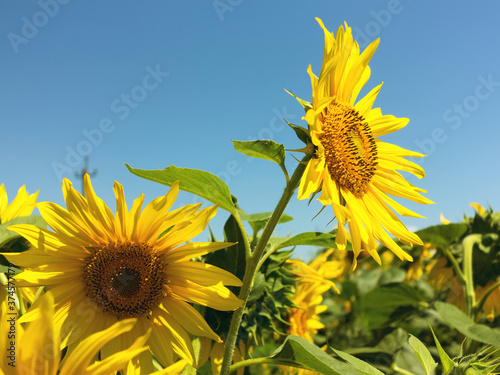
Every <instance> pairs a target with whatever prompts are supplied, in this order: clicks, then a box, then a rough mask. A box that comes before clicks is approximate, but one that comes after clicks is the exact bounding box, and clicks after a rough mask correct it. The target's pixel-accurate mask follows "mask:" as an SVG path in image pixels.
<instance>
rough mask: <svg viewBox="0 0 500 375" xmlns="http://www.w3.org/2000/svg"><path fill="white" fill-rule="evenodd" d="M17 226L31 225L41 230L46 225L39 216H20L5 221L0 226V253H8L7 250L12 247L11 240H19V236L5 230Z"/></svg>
mask: <svg viewBox="0 0 500 375" xmlns="http://www.w3.org/2000/svg"><path fill="white" fill-rule="evenodd" d="M17 224H31V225H36V226H39V227H41V228H46V227H47V225H46V224H45V221H44V220H43V219H42V217H41V216H39V215H31V216H22V217H15V218H14V219H12V220H9V221H6V222H5V223H2V224H0V249H1V251H9V250H8V249H9V248H10V247H11V246H12V244H10V243H11V242H12V241H13V240H15V239H19V238H21V236H20V235H19V234H17V233H16V232H13V231H11V230H8V229H7V228H8V227H9V226H11V225H17Z"/></svg>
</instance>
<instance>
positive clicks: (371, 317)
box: [359, 284, 422, 329]
mask: <svg viewBox="0 0 500 375" xmlns="http://www.w3.org/2000/svg"><path fill="white" fill-rule="evenodd" d="M421 300H422V298H421V296H420V294H419V293H418V292H417V291H416V289H414V288H413V287H411V286H409V285H407V284H391V285H382V286H379V287H377V288H375V289H373V290H371V291H370V292H368V293H366V294H365V295H364V296H362V297H361V298H360V300H359V308H360V312H361V313H362V314H363V316H364V317H365V319H366V322H367V324H368V327H369V328H370V329H374V328H377V327H380V326H383V325H385V324H389V323H393V322H394V321H395V320H397V319H404V314H403V312H405V311H411V310H414V309H415V308H417V307H418V306H419V301H421Z"/></svg>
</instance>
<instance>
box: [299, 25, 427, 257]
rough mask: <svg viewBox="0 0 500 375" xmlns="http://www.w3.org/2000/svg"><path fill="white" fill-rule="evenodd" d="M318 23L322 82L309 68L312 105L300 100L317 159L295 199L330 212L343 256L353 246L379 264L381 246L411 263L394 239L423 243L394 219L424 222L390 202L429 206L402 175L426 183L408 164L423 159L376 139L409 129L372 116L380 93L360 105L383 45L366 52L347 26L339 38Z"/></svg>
mask: <svg viewBox="0 0 500 375" xmlns="http://www.w3.org/2000/svg"><path fill="white" fill-rule="evenodd" d="M317 20H318V22H319V24H320V26H321V27H322V28H323V31H324V36H325V47H324V52H323V64H322V67H321V71H320V74H319V77H318V76H316V75H315V74H314V73H313V72H312V69H311V66H309V68H308V73H309V75H310V78H311V84H312V101H311V102H310V103H306V102H305V101H304V100H302V99H298V100H299V102H300V103H301V104H302V105H303V107H304V109H306V115H305V117H304V119H305V120H306V121H307V124H308V133H309V136H310V140H311V144H312V145H313V147H314V152H313V157H312V158H311V159H310V160H309V162H308V164H307V167H306V170H305V172H304V175H303V177H302V180H301V182H300V186H299V194H298V198H299V199H308V198H309V197H310V196H311V194H313V195H315V194H318V193H321V195H320V197H319V198H318V200H319V201H320V202H321V203H322V204H323V205H325V206H326V205H331V206H332V208H333V212H334V215H335V217H336V218H337V221H338V232H337V239H336V243H337V245H338V246H339V248H340V249H345V248H346V243H347V240H350V241H351V243H352V246H353V250H354V254H355V258H356V257H357V256H358V255H359V253H360V252H361V250H366V251H367V252H368V253H369V254H370V255H371V256H373V258H374V259H375V260H376V261H377V262H378V263H379V264H380V262H381V261H380V257H379V255H378V253H377V252H376V248H377V241H378V242H380V243H382V244H383V245H385V246H386V247H387V248H389V249H390V250H391V251H393V252H394V254H396V255H397V256H398V257H399V258H400V259H406V260H412V258H411V256H410V255H409V254H407V253H406V252H405V251H403V250H402V249H401V247H400V246H399V245H398V244H397V243H396V242H395V241H394V240H393V239H392V238H391V236H390V235H392V236H394V237H397V238H398V239H399V240H400V241H401V242H403V243H404V244H407V245H413V244H419V245H422V241H421V240H420V238H419V237H418V236H417V235H416V234H414V233H411V232H410V231H408V229H407V228H406V227H405V226H404V225H403V224H402V223H401V221H400V220H399V218H398V217H397V216H396V214H395V213H394V211H396V212H397V213H399V214H400V215H403V216H411V217H422V216H420V215H418V214H416V213H414V212H412V211H410V210H408V209H406V208H405V207H403V206H401V205H400V204H399V203H397V202H396V201H394V200H393V199H392V198H390V197H389V196H388V194H390V195H393V196H396V197H401V198H407V199H410V200H413V201H415V202H419V203H432V202H431V201H430V200H428V199H427V198H424V197H423V196H421V195H420V194H419V193H421V192H424V190H422V189H419V188H417V187H415V186H413V185H411V184H410V183H409V182H407V181H406V179H405V178H404V177H403V176H402V175H401V174H400V173H399V172H398V170H399V171H405V172H410V173H412V174H414V175H416V176H417V177H418V178H422V177H424V175H425V173H424V171H423V169H422V168H421V167H420V166H418V165H417V164H415V163H413V162H410V161H408V160H406V159H405V157H422V156H424V155H422V154H419V153H417V152H412V151H408V150H405V149H403V148H400V147H398V146H395V145H392V144H389V143H385V142H382V141H381V140H379V139H378V137H380V136H383V135H385V134H389V133H392V132H394V131H396V130H399V129H401V128H403V127H404V126H406V124H407V123H408V119H406V118H396V117H394V116H392V115H382V111H381V110H380V108H373V104H374V101H375V99H376V97H377V95H378V93H379V91H380V88H381V86H382V85H379V86H377V87H375V88H374V89H372V90H371V91H370V92H369V93H368V94H367V95H366V96H365V97H364V98H362V99H360V100H358V96H359V93H360V91H361V89H362V88H363V86H364V85H365V84H366V82H367V81H368V79H369V77H370V67H369V66H368V63H369V61H370V59H371V58H372V56H373V54H374V52H375V50H376V49H377V46H378V44H379V40H378V39H377V40H375V41H373V42H372V43H371V44H370V45H369V46H368V47H367V48H366V49H365V50H364V51H362V52H361V51H360V48H359V45H358V43H357V42H356V41H354V39H353V35H352V30H351V28H350V27H348V26H347V24H345V25H344V26H340V27H339V29H338V30H337V33H336V34H335V35H334V34H333V33H332V32H330V31H328V30H327V29H326V27H325V26H324V24H323V22H322V21H321V20H320V19H317ZM304 103H306V104H304ZM345 226H348V227H349V231H347V230H346V229H345V228H344V227H345ZM389 234H390V235H389ZM354 265H355V264H354Z"/></svg>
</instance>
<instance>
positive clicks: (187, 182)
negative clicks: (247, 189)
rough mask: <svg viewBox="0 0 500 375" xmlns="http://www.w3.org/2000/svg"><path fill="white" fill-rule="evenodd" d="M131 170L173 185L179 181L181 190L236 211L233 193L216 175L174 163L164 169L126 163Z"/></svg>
mask: <svg viewBox="0 0 500 375" xmlns="http://www.w3.org/2000/svg"><path fill="white" fill-rule="evenodd" d="M125 166H126V167H127V168H128V170H129V171H130V172H132V173H133V174H135V175H136V176H139V177H142V178H144V179H146V180H150V181H154V182H158V183H159V184H163V185H167V186H172V184H173V183H174V182H175V181H179V188H180V189H181V190H184V191H187V192H189V193H193V194H195V195H197V196H199V197H201V198H204V199H206V200H207V201H209V202H212V203H215V204H217V203H218V204H219V207H220V208H223V209H224V210H226V211H229V212H230V213H232V214H234V213H235V208H234V204H233V201H232V199H231V193H230V192H229V188H228V187H227V185H226V184H225V183H224V181H222V180H221V179H220V178H219V177H217V176H216V175H213V174H212V173H209V172H205V171H201V170H198V169H189V168H179V167H176V166H174V165H172V166H170V167H167V168H165V169H163V170H160V169H158V170H143V169H134V168H132V167H130V166H129V165H128V164H125Z"/></svg>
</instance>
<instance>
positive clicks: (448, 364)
mask: <svg viewBox="0 0 500 375" xmlns="http://www.w3.org/2000/svg"><path fill="white" fill-rule="evenodd" d="M429 326H430V325H429ZM430 328H431V332H432V336H434V342H435V343H436V348H437V351H438V354H439V358H440V359H441V364H442V365H443V374H448V373H449V372H450V370H451V369H452V368H453V367H455V362H453V360H452V359H451V358H450V356H449V355H448V353H446V352H445V351H444V349H443V347H442V346H441V343H440V342H439V340H438V338H437V337H436V335H435V334H434V330H433V329H432V327H430Z"/></svg>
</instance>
